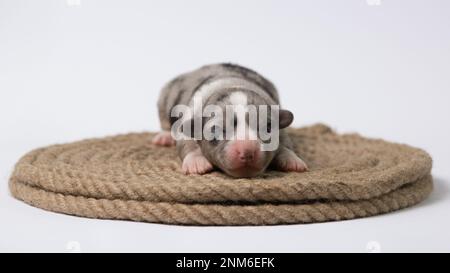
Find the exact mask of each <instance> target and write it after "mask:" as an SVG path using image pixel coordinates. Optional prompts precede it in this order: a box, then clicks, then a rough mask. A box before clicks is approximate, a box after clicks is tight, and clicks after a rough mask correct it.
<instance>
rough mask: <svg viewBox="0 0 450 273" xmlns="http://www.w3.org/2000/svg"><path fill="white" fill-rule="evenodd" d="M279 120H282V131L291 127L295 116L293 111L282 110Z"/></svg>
mask: <svg viewBox="0 0 450 273" xmlns="http://www.w3.org/2000/svg"><path fill="white" fill-rule="evenodd" d="M279 120H280V125H279V126H280V129H284V128H286V127H288V126H289V125H291V123H292V121H294V114H292V112H291V111H288V110H280V113H279Z"/></svg>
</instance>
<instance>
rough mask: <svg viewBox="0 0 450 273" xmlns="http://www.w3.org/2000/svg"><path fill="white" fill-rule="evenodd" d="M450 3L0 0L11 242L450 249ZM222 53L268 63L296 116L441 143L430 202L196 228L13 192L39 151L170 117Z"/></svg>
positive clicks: (12, 247) (260, 66) (6, 239)
mask: <svg viewBox="0 0 450 273" xmlns="http://www.w3.org/2000/svg"><path fill="white" fill-rule="evenodd" d="M449 29H450V2H449V1H445V0H442V1H438V0H432V1H425V0H423V1H408V0H384V1H383V0H367V1H366V0H351V1H332V0H329V1H324V0H317V1H298V0H290V1H289V0H284V1H275V0H272V1H266V0H252V1H250V0H246V1H237V0H229V1H208V0H191V1H182V0H178V1H174V0H164V1H162V0H160V1H136V0H131V1H108V0H42V1H31V0H29V1H23V0H18V1H14V0H0V132H1V134H0V178H1V184H0V186H1V188H0V216H1V217H2V224H1V225H0V251H27V250H31V251H71V250H75V251H76V250H81V251H151V252H157V251H244V252H246V251H271V252H279V251H297V252H298V251H358V252H365V251H450V235H448V233H447V231H448V230H449V228H450V220H449V219H450V218H449V217H448V215H449V212H448V207H449V205H450V201H449V197H448V196H449V187H450V184H449V183H450V182H449V181H450V170H449V167H448V166H450V145H449V143H448V140H449V139H450V125H449V123H450V107H449V103H450V31H449ZM215 62H234V63H239V64H241V65H244V66H248V67H250V68H252V69H255V70H257V71H258V72H260V73H262V74H263V75H265V76H267V77H268V78H269V79H271V80H272V81H273V82H274V83H275V84H276V86H277V87H278V89H279V92H280V96H281V101H282V105H283V106H284V107H285V108H287V109H290V110H291V111H292V112H294V114H295V121H294V124H295V125H296V126H303V125H308V124H312V123H316V122H323V123H327V124H330V125H331V126H332V127H333V128H335V129H337V130H338V131H340V132H356V131H357V132H359V133H361V134H363V135H366V136H371V137H376V138H385V139H387V140H391V141H396V142H401V143H408V144H411V145H414V146H417V147H420V148H423V149H426V150H427V151H428V152H430V153H431V155H432V156H433V159H434V171H433V174H434V176H435V177H436V186H435V187H436V189H435V191H434V193H433V195H432V196H431V197H430V199H428V200H427V201H425V202H424V203H423V204H421V205H419V206H416V207H414V208H411V209H407V210H403V211H399V212H396V213H393V214H388V215H383V216H379V217H372V218H367V219H360V220H353V221H347V222H336V223H326V224H314V225H295V226H280V227H240V228H196V227H176V226H164V225H155V224H145V223H132V222H119V221H99V220H91V219H83V218H76V217H71V216H64V215H58V214H53V213H49V212H45V211H42V210H38V209H34V208H32V207H29V206H27V205H25V204H23V203H20V202H17V201H16V200H14V199H12V198H11V197H10V196H9V192H8V189H7V180H8V177H9V175H10V172H11V170H12V168H13V166H14V163H15V162H16V161H17V160H18V159H19V157H20V156H21V155H23V154H24V153H26V152H28V151H29V150H31V149H33V148H37V147H40V146H45V145H50V144H53V143H64V142H69V141H75V140H79V139H83V138H89V137H101V136H105V135H112V134H117V133H125V132H130V131H149V130H152V131H155V130H158V129H159V123H158V118H157V112H156V99H157V97H158V93H159V90H160V88H161V87H162V85H163V84H164V83H165V82H167V81H168V80H170V79H171V78H172V77H174V76H176V75H177V74H179V73H181V72H185V71H187V70H190V69H195V68H197V67H199V66H201V65H204V64H208V63H215Z"/></svg>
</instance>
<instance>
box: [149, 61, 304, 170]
mask: <svg viewBox="0 0 450 273" xmlns="http://www.w3.org/2000/svg"><path fill="white" fill-rule="evenodd" d="M158 112H159V118H160V122H161V128H162V132H160V133H159V134H157V135H156V136H155V137H154V138H153V143H154V144H156V145H161V146H172V145H176V147H177V151H178V154H179V156H180V158H181V160H182V162H183V163H182V170H183V172H184V173H186V174H204V173H207V172H209V171H211V170H213V168H214V167H216V168H219V169H221V170H222V171H224V172H225V173H227V174H228V175H230V176H233V177H253V176H257V175H259V174H261V173H263V172H264V171H265V170H266V169H267V168H268V167H269V166H270V168H274V169H276V170H280V171H286V172H290V171H295V172H303V171H306V170H307V166H306V164H305V162H303V160H301V159H300V158H299V157H298V156H297V155H296V154H295V153H294V151H293V144H292V141H291V139H290V138H289V136H288V135H287V134H286V132H285V131H284V130H283V129H284V128H286V127H288V126H289V125H290V124H291V123H292V121H293V119H294V116H293V114H292V113H291V112H290V111H288V110H284V109H280V106H279V98H278V93H277V90H276V88H275V87H274V85H273V84H272V83H271V82H270V81H268V80H267V79H265V78H264V77H263V76H261V75H259V74H258V73H256V72H255V71H252V70H250V69H247V68H245V67H241V66H238V65H233V64H213V65H207V66H203V67H201V68H199V69H197V70H194V71H191V72H188V73H185V74H182V75H180V76H178V77H176V78H175V79H173V80H172V81H170V82H169V83H168V84H167V85H166V86H165V87H164V88H163V89H162V91H161V94H160V97H159V100H158Z"/></svg>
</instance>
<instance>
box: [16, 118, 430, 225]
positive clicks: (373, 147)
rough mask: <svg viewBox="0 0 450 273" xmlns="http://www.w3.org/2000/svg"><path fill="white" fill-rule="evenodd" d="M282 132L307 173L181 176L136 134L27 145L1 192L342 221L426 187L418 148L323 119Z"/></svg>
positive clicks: (388, 207)
mask: <svg viewBox="0 0 450 273" xmlns="http://www.w3.org/2000/svg"><path fill="white" fill-rule="evenodd" d="M290 133H291V135H292V137H293V140H294V142H295V143H296V144H297V152H298V153H299V154H301V155H302V157H303V158H304V159H305V160H306V161H307V163H308V164H309V166H310V168H311V170H310V171H309V172H308V173H303V174H299V173H280V172H275V171H270V172H267V174H265V175H264V177H260V178H253V179H231V178H229V177H227V176H226V175H224V174H222V173H219V172H214V173H212V174H207V175H203V176H197V175H195V176H185V175H184V174H182V173H181V172H180V170H179V168H180V166H179V165H180V163H179V160H178V158H177V156H176V154H175V151H174V149H171V148H161V147H155V146H152V145H151V144H150V141H149V140H150V138H151V134H145V133H142V134H128V135H121V136H116V137H108V138H103V139H91V140H85V141H80V142H76V143H71V144H65V145H54V146H51V147H47V148H42V149H38V150H35V151H32V152H31V153H29V154H27V155H25V156H24V157H23V158H22V159H21V160H20V161H19V162H18V163H17V165H16V168H15V170H14V172H13V174H12V176H11V179H10V190H11V193H12V194H13V196H15V197H16V198H18V199H20V200H23V201H24V202H26V203H28V204H31V205H33V206H37V207H40V208H43V209H47V210H50V211H55V212H61V213H66V214H73V215H78V216H85V217H91V218H104V219H128V220H135V221H147V222H158V223H167V224H186V225H271V224H293V223H311V222H323V221H330V220H345V219H352V218H357V217H365V216H370V215H376V214H380V213H386V212H389V211H393V210H397V209H401V208H404V207H408V206H411V205H414V204H416V203H418V202H420V201H421V200H423V199H424V198H426V196H428V194H429V193H430V192H431V189H432V178H431V175H430V172H431V165H432V161H431V158H430V157H429V155H428V154H427V153H426V152H424V151H422V150H420V149H416V148H412V147H409V146H406V145H400V144H393V143H388V142H385V141H382V140H373V139H367V138H363V137H361V136H358V135H338V134H336V133H334V132H332V131H331V130H330V129H329V128H328V127H326V126H324V125H315V126H311V127H306V128H301V129H293V130H291V131H290Z"/></svg>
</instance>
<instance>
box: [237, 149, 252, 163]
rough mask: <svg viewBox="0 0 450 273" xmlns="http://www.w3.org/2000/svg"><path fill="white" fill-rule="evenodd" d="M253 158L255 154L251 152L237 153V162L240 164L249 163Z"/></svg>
mask: <svg viewBox="0 0 450 273" xmlns="http://www.w3.org/2000/svg"><path fill="white" fill-rule="evenodd" d="M254 158H255V152H254V151H253V150H243V151H239V160H240V161H242V162H250V161H252V160H253V159H254Z"/></svg>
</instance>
